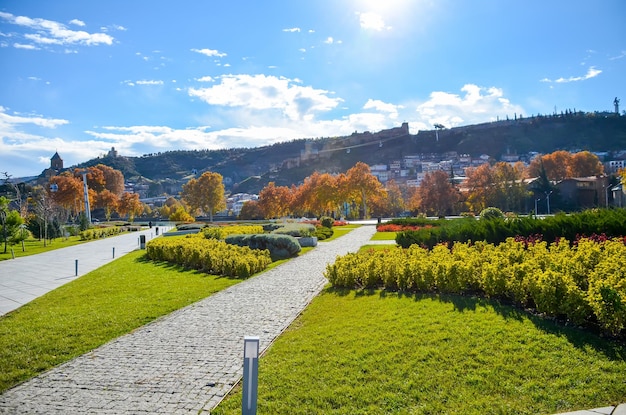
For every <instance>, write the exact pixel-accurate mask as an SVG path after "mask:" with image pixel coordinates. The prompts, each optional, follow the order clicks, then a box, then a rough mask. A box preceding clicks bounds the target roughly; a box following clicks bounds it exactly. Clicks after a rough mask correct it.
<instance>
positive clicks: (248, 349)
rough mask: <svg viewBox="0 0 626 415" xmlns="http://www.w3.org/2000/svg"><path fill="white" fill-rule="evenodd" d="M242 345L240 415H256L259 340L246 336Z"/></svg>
mask: <svg viewBox="0 0 626 415" xmlns="http://www.w3.org/2000/svg"><path fill="white" fill-rule="evenodd" d="M243 345H244V346H243V394H242V397H241V415H256V409H257V390H258V383H259V381H258V379H259V338H258V337H254V336H246V337H244V341H243Z"/></svg>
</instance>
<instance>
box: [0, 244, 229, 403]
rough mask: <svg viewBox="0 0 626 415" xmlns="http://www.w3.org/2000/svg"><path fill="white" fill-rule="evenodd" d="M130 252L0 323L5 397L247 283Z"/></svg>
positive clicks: (1, 379)
mask: <svg viewBox="0 0 626 415" xmlns="http://www.w3.org/2000/svg"><path fill="white" fill-rule="evenodd" d="M143 255H144V251H135V252H132V253H130V254H127V255H125V256H123V257H121V258H119V259H117V260H115V261H113V262H111V263H110V264H108V265H105V266H103V267H101V268H99V269H97V270H95V271H93V272H90V273H89V274H87V275H85V276H83V277H81V278H78V279H76V280H74V281H72V282H70V283H68V284H66V285H64V286H62V287H59V288H57V289H56V290H54V291H51V292H49V293H48V294H46V295H44V296H42V297H39V298H37V299H35V300H34V301H32V302H30V303H28V304H26V305H24V306H22V307H21V308H19V309H17V310H15V311H13V312H11V313H9V314H6V315H4V316H2V317H0V364H1V370H0V391H3V390H6V389H7V388H9V387H11V386H14V385H16V384H17V383H19V382H21V381H23V380H26V379H29V378H31V377H33V376H35V375H37V374H39V373H41V372H43V371H45V370H48V369H50V368H51V367H53V366H56V365H58V364H60V363H63V362H65V361H68V360H70V359H72V358H73V357H76V356H79V355H81V354H83V353H86V352H88V351H90V350H92V349H94V348H96V347H98V346H100V345H102V344H104V343H106V342H108V341H109V340H112V339H114V338H116V337H119V336H121V335H123V334H126V333H129V332H130V331H132V330H134V329H135V328H137V327H141V326H143V325H144V324H146V323H148V322H150V321H152V320H154V319H156V318H158V317H160V316H163V315H166V314H168V313H170V312H172V311H174V310H177V309H179V308H182V307H185V306H187V305H189V304H191V303H194V302H196V301H198V300H200V299H202V298H205V297H207V296H209V295H211V294H213V293H215V292H217V291H219V290H222V289H224V288H226V287H228V286H231V285H233V284H236V283H238V282H239V281H240V280H236V279H229V278H224V277H216V276H212V275H207V274H203V273H200V272H196V271H185V270H181V269H180V268H179V267H176V266H172V265H169V264H165V263H160V264H157V263H153V262H149V261H145V260H143Z"/></svg>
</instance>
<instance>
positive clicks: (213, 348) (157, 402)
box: [0, 226, 626, 415]
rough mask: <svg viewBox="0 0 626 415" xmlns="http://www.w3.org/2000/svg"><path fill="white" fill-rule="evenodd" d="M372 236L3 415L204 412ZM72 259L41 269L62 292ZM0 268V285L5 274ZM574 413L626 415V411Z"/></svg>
mask: <svg viewBox="0 0 626 415" xmlns="http://www.w3.org/2000/svg"><path fill="white" fill-rule="evenodd" d="M374 232H375V227H374V226H362V227H360V228H358V229H355V230H354V231H352V232H350V233H349V234H347V235H345V236H343V237H341V238H339V239H337V240H335V241H332V242H325V243H321V244H319V245H318V247H317V248H316V249H314V250H313V251H311V252H309V253H307V254H306V255H303V256H301V257H298V258H296V259H293V260H291V261H289V262H287V263H285V264H283V265H281V266H279V267H277V268H274V269H272V270H270V271H268V272H265V273H263V274H261V275H259V276H257V277H253V278H250V279H248V280H246V281H243V282H241V283H239V284H237V285H235V286H232V287H230V288H228V289H226V290H223V291H221V292H219V293H217V294H214V295H212V296H210V297H207V298H206V299H204V300H201V301H199V302H197V303H195V304H192V305H190V306H188V307H186V308H183V309H181V310H178V311H175V312H174V313H171V314H169V315H167V316H165V317H162V318H160V319H158V320H156V321H154V322H152V323H150V324H148V325H146V326H144V327H142V328H140V329H137V330H136V331H134V332H133V333H130V334H127V335H125V336H122V337H120V338H118V339H115V340H113V341H111V342H109V343H107V344H105V345H104V346H102V347H100V348H98V349H96V350H94V351H92V352H90V353H87V354H85V355H83V356H81V357H78V358H76V359H74V360H72V361H70V362H67V363H65V364H63V365H60V366H59V367H57V368H54V369H52V370H50V371H48V372H46V373H44V374H42V375H40V376H38V377H36V378H34V379H31V380H29V381H27V382H25V383H23V384H21V385H18V386H17V387H15V388H13V389H10V390H8V391H6V392H5V393H4V394H3V395H0V414H18V413H19V414H84V413H91V414H94V413H95V414H190V413H194V414H196V413H204V414H207V413H209V411H210V410H211V409H213V408H214V407H215V406H216V405H217V404H218V403H219V402H220V401H221V399H222V398H223V397H224V396H225V395H226V394H227V393H228V392H229V391H230V389H231V388H232V387H233V386H234V385H235V384H236V383H237V382H238V381H239V379H240V378H241V375H242V354H243V339H244V337H245V336H249V335H252V336H259V337H260V347H261V352H263V351H265V350H266V349H267V347H269V345H270V344H271V343H272V341H274V339H276V337H278V336H279V335H280V334H281V333H282V331H283V330H285V329H286V328H287V327H288V326H289V324H291V322H292V321H293V320H294V319H295V318H296V317H297V316H298V315H299V313H300V312H301V311H302V310H303V309H304V308H305V307H306V306H307V304H308V303H309V302H310V301H311V300H312V299H313V298H314V297H315V296H316V295H317V294H318V293H319V292H320V291H321V289H322V288H323V287H324V285H325V284H326V282H327V281H326V279H325V278H324V277H323V271H324V270H325V268H326V264H328V263H331V262H333V261H334V260H335V258H336V256H337V255H343V254H345V253H347V252H354V251H356V250H358V249H359V247H360V246H362V245H363V244H369V243H372V241H370V238H371V236H372V235H373V234H374ZM133 237H134V239H133V241H132V242H133V245H134V246H132V247H130V249H129V250H133V249H135V248H136V247H137V245H136V244H137V238H138V236H137V234H134V235H133ZM98 242H100V241H98ZM390 242H391V243H393V241H390ZM96 243H97V242H93V243H89V244H85V246H89V245H91V246H92V247H95V248H94V249H95V252H94V251H92V253H91V256H97V257H103V261H104V262H108V260H110V259H111V257H110V256H109V255H108V253H110V252H111V251H112V246H104V245H102V246H100V245H96ZM377 243H388V242H377ZM117 249H121V248H116V256H118V255H117ZM67 252H68V253H67V254H63V255H57V256H58V257H60V258H63V257H71V258H70V266H69V270H67V265H66V263H65V262H63V261H60V262H58V264H60V265H54V266H53V265H52V264H53V263H54V264H57V262H52V261H53V259H48V260H49V261H51V262H50V263H48V265H47V267H46V268H44V269H46V270H47V271H51V270H52V269H53V268H54V269H56V268H60V270H59V272H60V274H59V275H61V278H57V279H54V278H53V279H52V280H54V281H57V280H61V282H60V283H58V285H61V284H62V283H64V282H67V280H68V279H73V278H75V276H74V273H73V271H74V269H73V262H72V261H73V258H74V257H75V255H74V253H73V252H72V251H67ZM70 252H71V254H70ZM105 254H106V255H105ZM119 255H121V251H120V254H119ZM111 256H112V255H111ZM30 258H34V257H30ZM107 258H108V260H104V259H107ZM33 260H34V259H33ZM11 261H17V260H11ZM11 261H3V262H11ZM34 261H42V260H40V259H37V260H34ZM80 261H82V259H81V260H80ZM42 262H44V263H45V261H42ZM81 264H82V262H81ZM27 265H28V266H30V264H27V263H26V262H24V263H23V266H27ZM1 266H2V263H0V277H1V278H0V280H2V279H4V276H5V272H6V270H7V268H4V269H3V268H1ZM85 266H86V265H85ZM81 268H82V266H81ZM94 268H97V266H94ZM20 270H22V268H17V270H14V271H13V272H15V277H17V276H18V275H27V274H17V273H18V271H20ZM80 271H81V273H80V274H79V275H82V273H83V272H87V271H86V268H85V270H82V269H81V270H80ZM40 272H41V271H40ZM18 280H19V278H18ZM46 284H47V283H46ZM51 284H52V283H51ZM44 285H45V284H44ZM58 285H57V286H58ZM571 414H576V415H599V414H604V415H610V414H613V415H626V405H620V406H619V407H617V408H616V407H606V408H598V409H593V410H589V411H578V412H573V413H571Z"/></svg>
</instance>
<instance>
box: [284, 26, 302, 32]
mask: <svg viewBox="0 0 626 415" xmlns="http://www.w3.org/2000/svg"><path fill="white" fill-rule="evenodd" d="M283 32H290V33H296V32H297V33H300V28H299V27H291V28H289V29H283Z"/></svg>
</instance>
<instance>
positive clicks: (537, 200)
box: [535, 199, 541, 219]
mask: <svg viewBox="0 0 626 415" xmlns="http://www.w3.org/2000/svg"><path fill="white" fill-rule="evenodd" d="M540 200H541V199H535V219H537V202H539V201H540Z"/></svg>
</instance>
